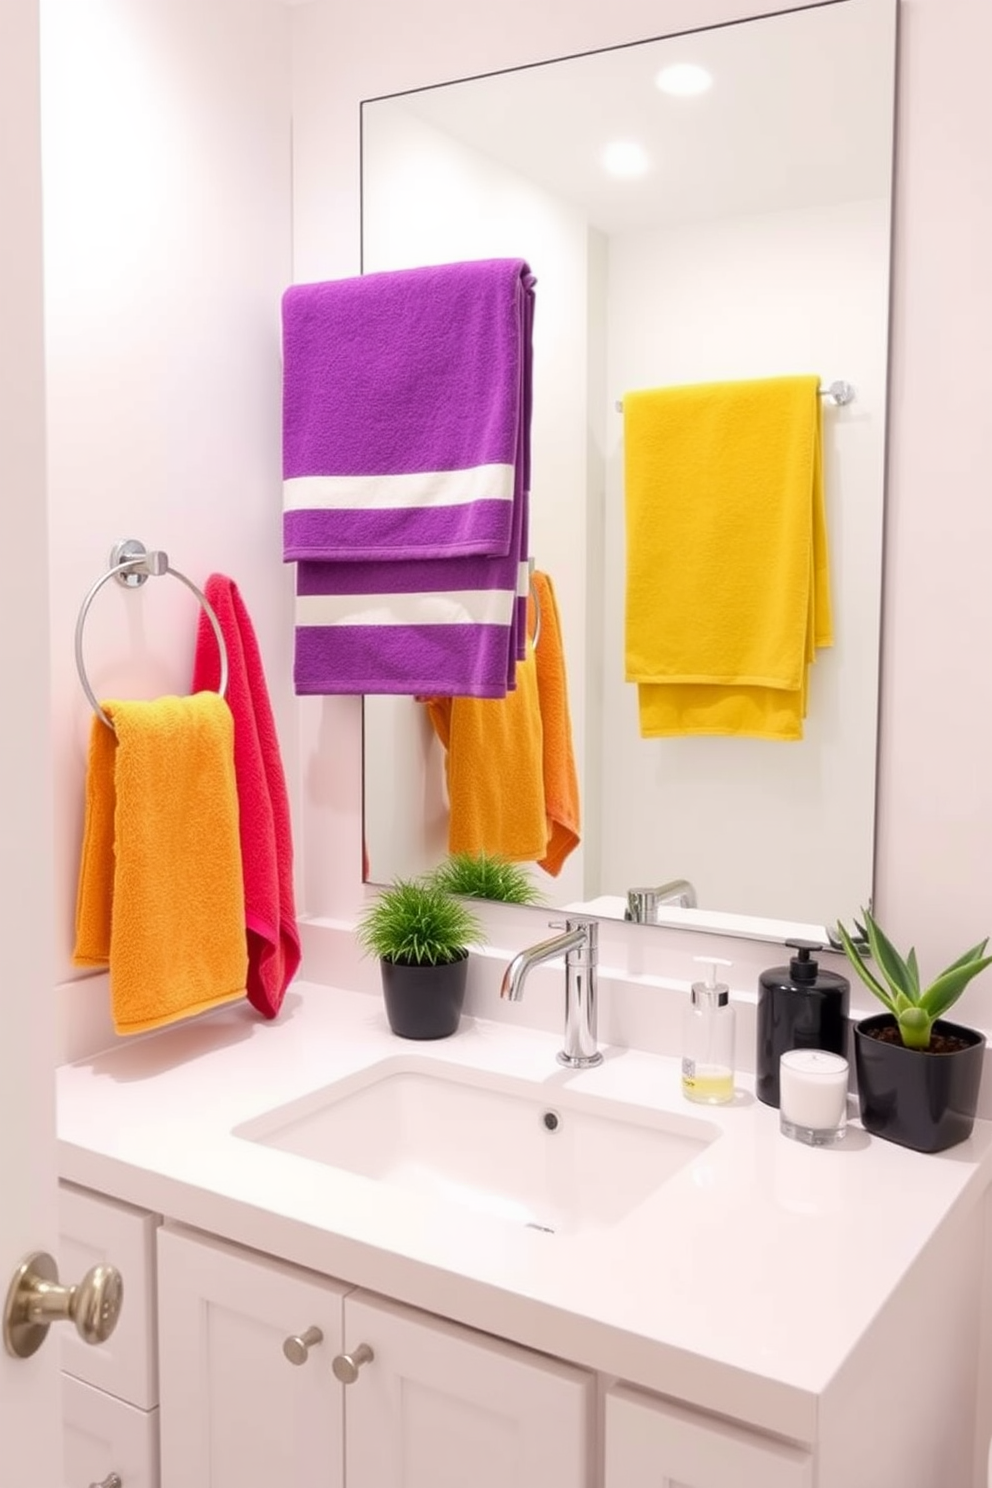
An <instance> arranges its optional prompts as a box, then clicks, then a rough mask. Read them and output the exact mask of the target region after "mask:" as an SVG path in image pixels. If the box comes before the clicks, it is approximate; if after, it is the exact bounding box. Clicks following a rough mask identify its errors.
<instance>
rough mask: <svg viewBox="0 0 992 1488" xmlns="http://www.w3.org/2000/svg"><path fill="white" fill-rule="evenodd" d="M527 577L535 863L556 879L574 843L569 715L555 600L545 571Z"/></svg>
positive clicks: (576, 820) (576, 816)
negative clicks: (532, 608)
mask: <svg viewBox="0 0 992 1488" xmlns="http://www.w3.org/2000/svg"><path fill="white" fill-rule="evenodd" d="M532 582H533V585H534V593H535V595H536V597H537V609H538V612H539V613H540V616H541V629H540V635H539V638H538V642H537V645H536V646H535V647H534V660H535V665H536V668H537V693H538V700H539V704H540V709H541V726H542V731H543V735H544V809H545V812H546V814H547V820H548V845H547V849H546V851H545V854H544V857H543V858H541V859H539V864H540V867H542V868H543V869H544V871H545V872H546V873H549V874H550V875H551V877H552V878H557V876H558V874H559V873H560V872H561V870H562V867H563V866H564V863H565V859H566V858H567V857H568V855H569V853H571V852H574V850H575V848H577V847H578V845H579V829H580V817H581V812H580V807H579V780H578V774H577V772H576V768H575V754H574V751H573V747H572V716H571V713H570V712H569V707H568V680H567V677H566V672H565V649H564V646H563V645H562V638H561V620H560V619H559V616H558V602H557V600H556V598H555V591H554V588H553V586H552V583H551V580H550V578H549V577H548V575H547V574H545V573H541V572H540V570H535V571H534V574H533V576H532Z"/></svg>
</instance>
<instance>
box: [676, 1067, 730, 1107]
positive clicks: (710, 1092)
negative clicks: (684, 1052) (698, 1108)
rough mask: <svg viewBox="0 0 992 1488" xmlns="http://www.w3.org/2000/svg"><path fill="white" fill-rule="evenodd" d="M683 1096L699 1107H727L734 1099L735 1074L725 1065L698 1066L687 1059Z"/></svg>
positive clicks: (683, 1069)
mask: <svg viewBox="0 0 992 1488" xmlns="http://www.w3.org/2000/svg"><path fill="white" fill-rule="evenodd" d="M687 1066H689V1068H687ZM682 1094H683V1095H684V1096H685V1098H686V1100H691V1101H696V1102H697V1103H698V1104H699V1105H704V1106H725V1105H726V1104H727V1102H728V1101H732V1100H733V1098H734V1072H733V1070H730V1069H728V1068H727V1066H726V1065H725V1064H696V1063H695V1062H694V1061H693V1060H689V1059H686V1060H684V1061H683V1066H682Z"/></svg>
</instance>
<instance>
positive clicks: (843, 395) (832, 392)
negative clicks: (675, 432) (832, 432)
mask: <svg viewBox="0 0 992 1488" xmlns="http://www.w3.org/2000/svg"><path fill="white" fill-rule="evenodd" d="M819 393H820V397H821V398H829V399H830V401H831V403H835V404H836V405H837V407H838V408H846V407H847V405H848V403H853V402H854V400H855V398H856V397H857V393H856V392H855V389H854V386H853V384H852V383H850V382H840V381H837V382H831V383H830V384H829V386H827V387H821V388H820V389H819ZM616 410H617V413H623V399H622V398H618V399H617V402H616Z"/></svg>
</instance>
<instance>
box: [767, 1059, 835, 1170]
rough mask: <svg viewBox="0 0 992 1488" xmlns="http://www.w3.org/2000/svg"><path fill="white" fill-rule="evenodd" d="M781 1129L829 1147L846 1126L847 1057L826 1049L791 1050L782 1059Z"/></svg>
mask: <svg viewBox="0 0 992 1488" xmlns="http://www.w3.org/2000/svg"><path fill="white" fill-rule="evenodd" d="M779 1129H780V1131H782V1132H783V1134H784V1135H785V1136H787V1137H792V1139H793V1140H794V1141H796V1142H806V1143H807V1144H808V1145H809V1146H810V1147H829V1146H831V1145H832V1143H834V1142H839V1141H840V1140H841V1139H842V1138H843V1136H844V1132H845V1130H846V1129H847V1060H846V1059H844V1058H843V1057H842V1056H841V1055H840V1054H831V1053H829V1052H828V1051H827V1050H826V1049H788V1050H787V1051H786V1052H785V1053H784V1054H783V1055H782V1057H781V1059H780V1060H779Z"/></svg>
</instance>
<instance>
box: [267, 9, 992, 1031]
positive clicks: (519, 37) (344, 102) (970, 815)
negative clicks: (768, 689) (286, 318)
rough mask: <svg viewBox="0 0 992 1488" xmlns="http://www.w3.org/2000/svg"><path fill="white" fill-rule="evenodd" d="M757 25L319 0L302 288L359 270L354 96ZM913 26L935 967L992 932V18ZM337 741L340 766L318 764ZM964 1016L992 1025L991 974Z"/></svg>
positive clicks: (914, 437)
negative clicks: (984, 185)
mask: <svg viewBox="0 0 992 1488" xmlns="http://www.w3.org/2000/svg"><path fill="white" fill-rule="evenodd" d="M780 8H781V9H783V10H785V9H795V8H798V7H797V6H796V5H795V4H787V3H783V4H782V5H781V7H780ZM763 10H764V7H763V6H762V5H761V4H760V3H758V0H615V3H614V4H612V5H610V6H608V7H604V6H603V5H601V4H600V3H599V0H574V3H573V4H572V5H571V6H570V7H569V8H568V10H567V12H563V11H562V9H561V7H560V6H557V5H554V4H551V3H546V4H542V5H538V4H535V3H534V0H505V3H504V4H502V5H500V6H498V7H494V6H492V5H489V4H482V3H476V4H472V5H469V4H467V3H465V0H417V3H412V0H389V3H386V0H383V3H381V4H379V5H377V6H375V7H374V8H372V7H363V8H354V9H352V10H351V11H349V13H348V16H347V20H346V22H345V20H344V19H343V18H342V15H341V12H340V10H339V9H338V7H337V5H336V3H335V0H312V3H311V4H309V5H306V6H303V7H301V9H300V10H299V11H298V12H297V13H296V14H295V16H294V21H295V27H294V100H295V102H294V111H295V121H296V122H295V129H296V136H295V139H296V149H295V150H294V173H295V190H296V196H295V213H294V220H295V251H296V268H295V272H296V277H297V278H298V279H319V278H323V277H332V276H334V275H341V274H349V273H354V272H356V270H357V267H358V223H359V203H358V185H359V180H358V170H357V161H358V114H359V107H358V106H359V101H360V100H361V99H362V98H369V97H374V96H376V95H379V94H383V93H389V92H393V91H397V90H400V89H403V88H415V87H420V86H423V85H425V84H428V83H432V82H438V81H442V80H448V79H452V78H455V77H461V76H468V75H470V74H472V73H476V72H485V71H489V70H491V69H495V68H499V67H511V66H515V65H518V64H520V63H523V62H528V61H538V60H544V59H547V58H549V57H553V56H560V55H562V54H564V53H567V52H573V51H580V50H583V49H586V48H590V47H596V46H606V45H612V44H616V43H620V42H625V41H634V40H639V39H641V38H643V37H646V36H654V35H658V34H660V33H664V32H667V31H674V30H678V29H680V28H691V27H694V26H702V25H707V24H712V23H715V22H719V21H726V20H730V19H733V18H741V17H747V16H750V15H756V14H760V13H762V12H763ZM900 12H901V32H902V35H901V43H900V65H901V77H900V85H899V105H898V139H899V144H898V150H897V169H896V211H895V259H894V297H893V325H892V347H891V349H892V366H891V375H892V397H891V408H890V421H889V437H890V472H889V504H888V537H887V555H888V564H887V569H888V576H887V588H886V599H885V606H884V614H883V631H884V640H883V683H882V731H881V742H880V805H879V835H878V845H877V871H876V909H877V910H878V912H879V914H880V916H881V917H882V919H883V922H885V923H886V924H887V925H888V927H889V928H890V929H891V931H892V933H893V934H894V936H895V937H896V938H897V939H898V940H903V941H908V940H910V939H912V940H914V941H915V943H916V945H917V948H918V950H919V953H920V956H921V959H922V961H923V964H924V968H926V967H927V966H929V965H930V964H932V963H933V962H936V961H938V960H949V959H951V957H952V956H954V955H956V954H957V953H958V952H959V951H960V950H961V949H962V947H963V946H965V945H967V944H970V943H971V942H972V941H973V940H975V939H976V938H977V937H978V936H979V935H981V934H983V933H984V931H985V930H987V929H992V892H990V889H989V882H990V879H989V875H988V871H987V866H986V864H987V855H988V841H989V838H990V836H992V770H990V769H989V765H988V748H987V738H988V733H989V727H990V724H992V704H990V701H989V693H988V689H987V688H986V687H985V685H984V683H983V678H984V675H985V672H986V669H987V657H986V651H987V647H986V645H985V641H984V638H985V637H986V636H988V635H989V634H992V585H989V584H988V582H987V578H986V567H987V553H988V549H989V538H990V536H992V506H990V504H989V503H988V501H987V500H986V498H985V494H984V485H985V479H984V471H985V465H986V449H985V437H984V427H985V422H986V416H985V404H986V399H987V388H986V385H985V384H986V381H987V368H986V358H987V348H988V346H989V344H990V342H992V276H990V275H989V273H988V268H987V265H988V262H989V258H990V249H992V197H990V196H989V194H988V193H986V192H983V191H982V190H980V189H979V186H978V183H979V182H982V181H984V180H985V179H986V178H987V176H988V169H989V145H988V141H989V140H990V139H992V92H990V90H989V89H988V86H987V80H986V77H985V72H986V60H985V59H986V58H987V57H988V56H989V54H990V51H992V7H990V6H989V5H988V3H987V0H903V3H902V4H901V6H900ZM387 37H388V46H387V45H384V38H387ZM808 123H809V126H810V127H814V126H815V127H823V128H828V127H829V120H813V121H808ZM305 722H306V736H305V752H304V764H305V767H306V769H307V771H308V773H309V775H310V777H311V779H312V780H313V782H314V785H315V790H314V792H313V793H312V794H311V795H310V797H309V799H308V805H307V827H306V831H307V842H308V847H307V867H308V869H309V870H310V872H311V877H310V878H309V880H308V890H307V892H308V901H309V903H310V905H311V907H313V908H323V909H324V910H325V911H330V912H335V911H336V912H343V911H344V910H346V909H347V908H349V907H350V906H353V905H354V904H355V903H356V902H357V900H358V899H359V897H360V887H359V883H358V873H357V865H358V863H359V861H360V851H361V821H360V813H359V811H358V809H357V804H356V803H357V794H358V779H359V777H358V768H359V758H360V742H359V741H360V728H361V720H360V706H359V704H358V702H357V700H351V699H344V700H341V701H339V702H332V703H330V704H325V705H320V704H318V705H316V706H315V708H314V709H313V710H310V711H309V713H308V715H307V716H306V720H305ZM332 741H333V748H334V753H333V758H332V757H331V756H330V755H329V754H327V755H325V756H323V757H322V754H321V750H322V749H325V750H326V749H327V748H328V747H329V746H330V744H331V742H332ZM311 834H312V835H311ZM311 844H312V845H311ZM961 1013H962V1016H969V1017H970V1018H972V1019H973V1020H975V1021H985V1022H987V1023H989V1024H992V984H990V981H989V978H988V977H986V978H985V979H984V981H983V982H982V983H980V984H978V985H977V986H975V987H974V988H973V989H971V990H970V991H969V993H968V994H966V999H965V1001H964V1002H962V1004H961Z"/></svg>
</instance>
